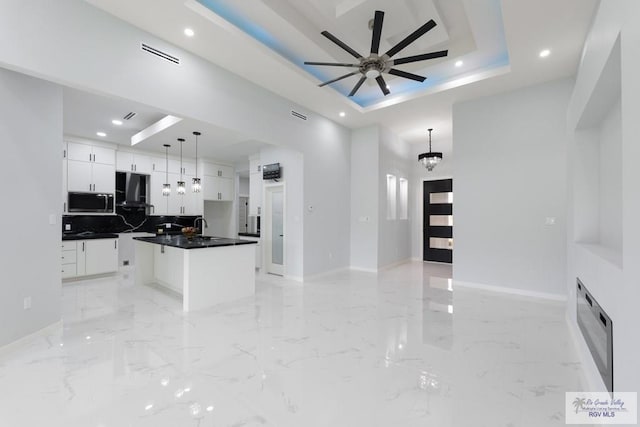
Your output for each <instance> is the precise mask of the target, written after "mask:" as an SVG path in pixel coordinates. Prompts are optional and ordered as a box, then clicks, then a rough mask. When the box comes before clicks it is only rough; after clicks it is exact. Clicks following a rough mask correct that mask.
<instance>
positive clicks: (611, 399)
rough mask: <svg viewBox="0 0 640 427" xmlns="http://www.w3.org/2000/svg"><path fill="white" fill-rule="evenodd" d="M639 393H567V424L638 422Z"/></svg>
mask: <svg viewBox="0 0 640 427" xmlns="http://www.w3.org/2000/svg"><path fill="white" fill-rule="evenodd" d="M637 408H638V393H636V392H633V393H631V392H624V393H612V394H609V393H584V392H567V393H565V422H566V423H567V424H596V425H597V424H600V425H605V424H633V425H635V424H637V422H638V411H637Z"/></svg>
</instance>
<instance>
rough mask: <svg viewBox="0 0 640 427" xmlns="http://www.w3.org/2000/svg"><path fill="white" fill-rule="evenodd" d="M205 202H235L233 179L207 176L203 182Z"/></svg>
mask: <svg viewBox="0 0 640 427" xmlns="http://www.w3.org/2000/svg"><path fill="white" fill-rule="evenodd" d="M202 193H203V196H204V200H214V201H216V200H217V201H233V199H234V196H235V193H234V185H233V179H230V178H219V177H217V176H210V175H205V176H204V179H203V182H202Z"/></svg>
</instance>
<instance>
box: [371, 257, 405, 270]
mask: <svg viewBox="0 0 640 427" xmlns="http://www.w3.org/2000/svg"><path fill="white" fill-rule="evenodd" d="M408 262H411V258H405V259H401V260H400V261H396V262H392V263H391V264H387V265H383V266H381V267H378V271H384V270H390V269H392V268H394V267H398V266H399V265H402V264H406V263H408Z"/></svg>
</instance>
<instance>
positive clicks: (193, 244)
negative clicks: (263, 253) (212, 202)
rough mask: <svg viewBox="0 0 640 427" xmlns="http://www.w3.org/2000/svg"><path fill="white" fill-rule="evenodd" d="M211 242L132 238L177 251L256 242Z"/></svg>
mask: <svg viewBox="0 0 640 427" xmlns="http://www.w3.org/2000/svg"><path fill="white" fill-rule="evenodd" d="M206 237H209V238H211V240H202V239H198V238H197V237H196V238H194V239H188V238H186V237H185V236H182V235H180V236H175V235H174V236H171V235H164V236H156V237H134V238H133V240H139V241H141V242H146V243H153V244H156V245H164V246H171V247H174V248H179V249H204V248H217V247H221V246H239V245H252V244H253V245H255V244H257V243H258V242H254V241H251V240H240V239H228V238H226V237H212V236H205V238H206Z"/></svg>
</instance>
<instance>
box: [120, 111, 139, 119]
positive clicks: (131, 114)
mask: <svg viewBox="0 0 640 427" xmlns="http://www.w3.org/2000/svg"><path fill="white" fill-rule="evenodd" d="M136 114H138V113H134V112H133V111H131V112H129V113H127V114H125V115H124V117H123V119H124V120H131V119H133V118H134V117H135V116H136Z"/></svg>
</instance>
